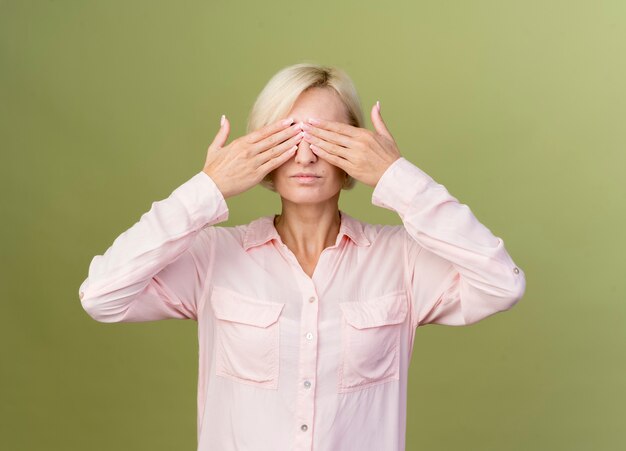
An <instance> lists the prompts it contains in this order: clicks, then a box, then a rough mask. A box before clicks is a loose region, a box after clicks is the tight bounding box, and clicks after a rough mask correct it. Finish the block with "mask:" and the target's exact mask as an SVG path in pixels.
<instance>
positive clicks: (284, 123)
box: [283, 117, 293, 125]
mask: <svg viewBox="0 0 626 451" xmlns="http://www.w3.org/2000/svg"><path fill="white" fill-rule="evenodd" d="M291 124H293V118H291V117H290V118H289V119H285V120H284V121H283V125H291Z"/></svg>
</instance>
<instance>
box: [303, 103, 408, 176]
mask: <svg viewBox="0 0 626 451" xmlns="http://www.w3.org/2000/svg"><path fill="white" fill-rule="evenodd" d="M378 105H380V103H377V105H374V106H373V107H372V111H371V118H372V124H374V128H375V129H376V131H375V132H373V131H371V130H368V129H365V128H360V127H354V126H352V125H348V124H345V123H343V122H335V121H326V120H322V119H314V118H312V119H309V120H307V122H308V123H304V124H303V130H304V131H305V133H306V134H305V136H304V140H305V141H307V142H308V143H309V146H310V147H311V151H312V152H314V153H315V154H316V155H317V156H319V157H321V158H324V159H325V160H326V161H328V162H329V163H330V164H333V165H335V166H338V167H340V168H341V169H343V170H344V171H346V172H347V173H348V174H349V175H351V176H352V177H354V178H355V179H357V180H359V181H361V182H363V183H365V184H366V185H369V186H372V187H375V186H376V184H377V183H378V180H380V177H381V176H382V175H383V173H384V172H385V171H386V170H387V168H388V167H389V166H390V165H391V163H393V162H394V161H396V160H397V159H398V158H400V157H401V156H402V155H400V151H399V150H398V146H397V145H396V142H395V140H394V138H393V136H391V133H390V132H389V130H387V126H386V125H385V123H384V121H383V118H382V116H381V114H380V108H379V106H378Z"/></svg>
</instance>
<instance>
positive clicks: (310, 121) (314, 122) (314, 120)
mask: <svg viewBox="0 0 626 451" xmlns="http://www.w3.org/2000/svg"><path fill="white" fill-rule="evenodd" d="M307 122H308V123H309V124H313V125H317V124H319V123H320V121H318V120H317V119H314V118H312V117H310V118H309V119H308V120H307Z"/></svg>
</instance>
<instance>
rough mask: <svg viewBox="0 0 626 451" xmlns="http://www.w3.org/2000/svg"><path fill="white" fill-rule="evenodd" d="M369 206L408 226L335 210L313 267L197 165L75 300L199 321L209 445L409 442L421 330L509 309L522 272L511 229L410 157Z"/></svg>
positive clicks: (108, 312)
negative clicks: (411, 381)
mask: <svg viewBox="0 0 626 451" xmlns="http://www.w3.org/2000/svg"><path fill="white" fill-rule="evenodd" d="M372 203H373V204H374V205H376V206H379V207H383V208H387V209H390V210H393V211H395V212H396V213H397V214H398V215H399V217H400V218H401V220H402V225H380V224H370V223H366V222H363V221H360V220H358V219H356V218H355V217H352V216H351V215H349V214H348V213H346V212H345V211H343V210H341V209H340V210H339V214H340V217H341V225H340V229H339V233H338V235H337V238H336V240H335V243H334V244H333V245H332V246H330V247H327V248H325V249H324V250H323V251H322V253H321V254H320V256H319V260H318V262H317V265H316V267H315V270H314V273H313V275H312V276H311V277H309V275H307V273H306V272H305V271H304V270H303V269H302V267H301V265H300V264H299V262H298V260H297V259H296V256H295V255H294V254H293V253H292V251H291V250H290V249H289V248H288V247H287V246H286V245H285V244H284V243H283V242H282V240H281V237H280V235H279V234H278V233H277V231H276V228H275V227H274V222H273V219H274V215H268V216H262V217H259V218H257V219H255V220H253V221H251V222H250V223H248V224H244V225H236V226H233V227H225V226H218V225H216V224H218V223H220V222H223V221H225V220H226V219H228V213H229V211H228V207H227V204H226V202H225V199H224V197H223V195H222V193H221V192H220V191H219V189H218V188H217V185H216V184H215V183H214V181H213V180H212V179H211V177H210V176H208V175H207V174H206V173H205V172H203V171H202V172H199V173H197V174H195V175H194V176H193V177H192V178H190V179H189V180H187V181H186V182H185V183H183V184H182V185H180V186H179V187H178V188H176V189H175V190H174V191H173V192H172V193H171V195H170V196H169V197H168V198H166V199H164V200H161V201H158V202H154V203H152V207H151V209H150V210H149V211H148V212H146V213H144V214H143V215H142V216H141V218H140V220H139V221H138V222H136V223H135V224H134V225H133V226H132V227H130V228H129V229H128V230H126V231H125V232H123V233H122V234H121V235H120V236H118V237H117V238H116V239H115V240H114V242H113V244H112V245H111V246H110V247H109V248H108V250H107V251H106V252H105V253H104V254H103V255H96V256H95V257H94V258H93V259H92V261H91V264H90V266H89V273H88V277H87V279H85V281H84V282H83V283H82V284H81V286H80V288H79V296H80V300H81V305H82V307H83V308H84V309H85V311H86V312H87V313H88V314H89V315H90V316H91V317H92V318H93V319H95V320H97V321H100V322H104V323H110V322H122V321H125V322H136V321H153V320H161V319H168V318H177V319H192V320H195V321H197V323H198V340H199V359H200V360H199V374H198V398H197V399H198V405H197V408H198V411H197V431H198V435H197V440H198V442H197V443H198V448H197V449H198V450H201V451H214V450H219V451H235V450H238V451H244V450H245V451H264V450H267V451H305V450H307V451H308V450H315V451H338V450H340V451H345V450H347V451H350V450H358V451H368V450H371V451H381V450H385V451H391V450H404V447H405V430H406V399H407V377H408V369H409V362H410V360H411V354H412V350H413V340H414V336H415V330H416V328H417V327H419V326H422V325H425V324H444V325H450V326H462V325H466V324H473V323H476V322H477V321H480V320H481V319H483V318H486V317H488V316H490V315H492V314H494V313H496V312H500V311H504V310H507V309H509V308H511V307H512V306H513V305H514V304H515V303H516V302H517V301H518V300H519V299H520V298H521V297H522V295H523V293H524V290H525V276H524V272H523V271H522V269H521V268H519V267H518V266H516V264H515V263H514V262H513V260H512V259H511V257H510V255H509V254H508V252H507V251H506V249H505V247H504V243H503V241H502V239H500V238H499V237H496V236H494V235H493V234H492V232H491V231H490V230H489V229H488V228H487V227H485V226H484V225H483V224H481V223H480V222H479V221H478V220H477V219H476V217H475V216H474V214H473V213H472V211H471V210H470V208H469V207H468V206H467V205H465V204H462V203H460V202H459V201H458V200H457V199H456V198H455V197H453V196H452V195H451V194H450V193H449V192H448V191H447V189H446V188H445V187H444V186H443V185H441V184H439V183H437V182H436V181H434V180H433V178H431V177H430V176H429V175H427V174H426V173H425V172H424V171H422V170H421V169H420V168H418V167H417V166H415V165H414V164H412V163H411V162H410V161H408V160H407V159H406V158H404V157H400V158H399V159H397V160H396V161H395V162H393V163H392V164H391V165H390V166H389V168H388V169H387V170H386V171H385V172H384V173H383V175H382V177H381V178H380V180H379V181H378V183H377V184H376V186H375V187H374V191H373V193H372Z"/></svg>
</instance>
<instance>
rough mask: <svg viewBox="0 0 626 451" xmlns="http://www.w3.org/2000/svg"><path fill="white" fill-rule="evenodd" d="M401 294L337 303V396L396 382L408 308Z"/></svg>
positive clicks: (403, 295) (398, 374)
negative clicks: (338, 324) (338, 318)
mask: <svg viewBox="0 0 626 451" xmlns="http://www.w3.org/2000/svg"><path fill="white" fill-rule="evenodd" d="M407 302H408V300H407V296H406V293H404V292H396V293H391V294H388V295H384V296H381V297H377V298H373V299H368V300H365V301H359V302H351V301H348V302H340V303H339V307H340V309H341V312H342V321H341V322H342V324H341V327H342V330H341V347H342V357H341V361H340V363H339V378H338V380H339V386H338V391H339V393H344V392H351V391H356V390H361V389H363V388H365V387H369V386H371V385H376V384H381V383H383V382H388V381H390V380H399V378H400V359H399V347H400V336H401V332H402V325H403V324H404V321H405V318H406V316H407V311H408V304H407Z"/></svg>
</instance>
